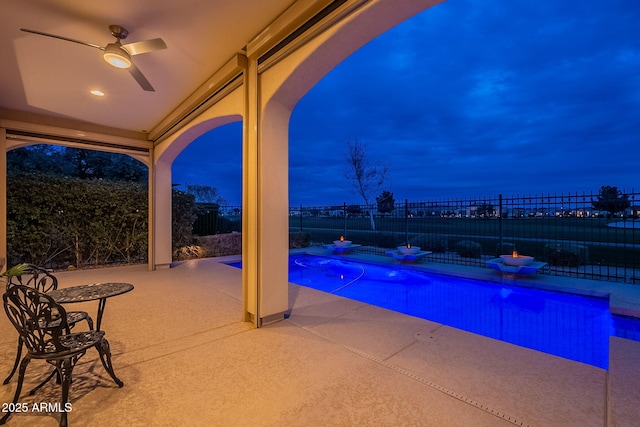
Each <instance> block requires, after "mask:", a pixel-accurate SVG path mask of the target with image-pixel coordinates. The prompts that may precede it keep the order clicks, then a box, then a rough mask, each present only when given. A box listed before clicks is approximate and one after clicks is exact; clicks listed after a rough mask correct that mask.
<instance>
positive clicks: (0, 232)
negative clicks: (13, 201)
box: [0, 128, 7, 273]
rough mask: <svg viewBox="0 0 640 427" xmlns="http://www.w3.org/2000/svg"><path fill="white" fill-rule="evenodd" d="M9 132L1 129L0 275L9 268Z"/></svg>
mask: <svg viewBox="0 0 640 427" xmlns="http://www.w3.org/2000/svg"><path fill="white" fill-rule="evenodd" d="M6 264H7V130H6V129H4V128H0V273H3V272H4V271H5V270H6V268H7V265H6Z"/></svg>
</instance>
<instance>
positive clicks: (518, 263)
mask: <svg viewBox="0 0 640 427" xmlns="http://www.w3.org/2000/svg"><path fill="white" fill-rule="evenodd" d="M500 259H501V260H502V263H503V264H504V265H508V266H510V267H522V266H525V265H531V264H533V257H532V256H526V255H518V256H517V257H514V256H513V255H500Z"/></svg>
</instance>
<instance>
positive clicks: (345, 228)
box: [342, 202, 347, 239]
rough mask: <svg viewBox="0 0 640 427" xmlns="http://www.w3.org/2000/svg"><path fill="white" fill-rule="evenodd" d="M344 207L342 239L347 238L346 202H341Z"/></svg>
mask: <svg viewBox="0 0 640 427" xmlns="http://www.w3.org/2000/svg"><path fill="white" fill-rule="evenodd" d="M343 203H344V205H343V207H342V218H343V221H344V234H343V235H344V238H345V239H346V238H347V202H343Z"/></svg>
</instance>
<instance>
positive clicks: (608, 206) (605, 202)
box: [591, 185, 631, 216]
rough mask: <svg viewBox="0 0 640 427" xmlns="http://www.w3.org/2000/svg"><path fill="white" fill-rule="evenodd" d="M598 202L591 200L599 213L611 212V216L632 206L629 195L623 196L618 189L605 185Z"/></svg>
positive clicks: (601, 189)
mask: <svg viewBox="0 0 640 427" xmlns="http://www.w3.org/2000/svg"><path fill="white" fill-rule="evenodd" d="M597 197H598V198H597V200H593V199H591V205H592V206H593V208H594V209H596V210H599V211H606V212H609V215H610V216H614V215H615V214H616V213H618V212H621V211H623V210H625V209H627V208H628V207H629V206H631V202H629V195H627V194H622V192H621V191H620V190H618V187H614V186H611V185H603V186H602V187H601V188H600V192H599V193H598V196H597Z"/></svg>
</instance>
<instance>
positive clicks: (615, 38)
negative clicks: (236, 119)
mask: <svg viewBox="0 0 640 427" xmlns="http://www.w3.org/2000/svg"><path fill="white" fill-rule="evenodd" d="M289 137H290V142H289V143H290V152H289V201H290V204H291V205H292V206H298V205H301V204H302V205H334V204H342V203H343V202H347V203H362V200H361V199H360V197H359V196H358V195H356V194H354V193H352V192H351V186H350V183H349V182H348V181H346V180H345V178H344V169H345V167H346V161H345V159H344V156H345V154H346V145H347V142H348V141H349V140H351V139H353V138H357V139H358V140H359V141H361V142H364V143H366V144H367V146H368V155H369V158H370V160H371V161H373V162H386V164H387V165H388V167H389V176H388V179H387V181H386V184H385V185H384V186H383V189H387V190H389V191H391V192H392V193H393V194H394V196H395V199H396V200H404V199H405V198H408V199H409V200H438V199H446V198H459V197H460V198H461V197H481V196H495V195H497V194H500V193H502V194H505V195H528V194H540V193H545V194H546V193H552V194H553V193H558V194H559V193H561V192H564V193H567V192H571V193H575V192H576V191H577V192H580V193H581V192H582V191H586V192H590V191H593V192H596V193H597V191H598V189H599V188H600V187H601V186H603V185H614V186H617V187H618V188H619V189H626V190H628V191H630V190H631V189H632V188H634V189H635V190H636V191H638V190H640V1H638V0H609V1H607V2H602V1H600V0H580V1H578V0H564V1H558V0H540V1H536V2H531V1H524V0H483V1H480V2H479V1H475V0H448V1H447V2H445V3H443V4H440V5H438V6H436V7H434V8H431V9H429V10H427V11H425V12H423V13H422V14H420V15H417V16H415V17H413V18H412V19H410V20H408V21H406V22H404V23H403V24H401V25H399V26H397V27H396V28H394V29H392V30H390V31H388V32H387V33H385V34H383V35H381V36H380V37H378V38H377V39H375V40H373V41H371V42H370V43H369V44H367V45H366V46H364V47H363V48H361V49H360V50H359V51H357V52H355V53H354V54H353V55H352V56H351V57H349V58H348V59H347V60H345V61H344V62H343V63H342V64H340V65H339V66H338V67H336V68H335V69H334V70H333V71H332V72H330V73H329V74H328V75H327V76H325V78H324V79H323V80H321V81H320V82H319V83H318V84H317V85H316V86H315V87H314V88H313V89H312V90H311V91H310V92H309V93H308V94H307V95H306V96H305V97H304V98H303V99H302V100H301V101H300V102H299V103H298V105H297V106H296V108H295V110H294V111H293V114H292V118H291V123H290V135H289ZM241 138H242V126H241V124H240V123H236V124H231V125H227V126H224V127H222V128H218V129H215V130H213V131H211V132H209V133H208V134H207V135H204V136H202V137H201V138H199V139H198V140H196V141H194V142H193V143H192V144H191V145H190V146H189V147H188V148H187V149H186V150H185V151H184V152H183V153H182V154H181V155H180V157H178V159H176V161H175V163H174V166H173V181H174V182H175V183H178V184H185V183H190V184H206V185H211V186H213V187H216V188H218V189H219V190H220V192H221V194H222V196H223V197H225V198H226V199H227V200H228V201H229V202H230V203H231V204H233V205H239V204H240V203H241V200H242V196H241V192H242V182H241V180H242V173H241V165H242V162H241V155H242V154H241Z"/></svg>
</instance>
